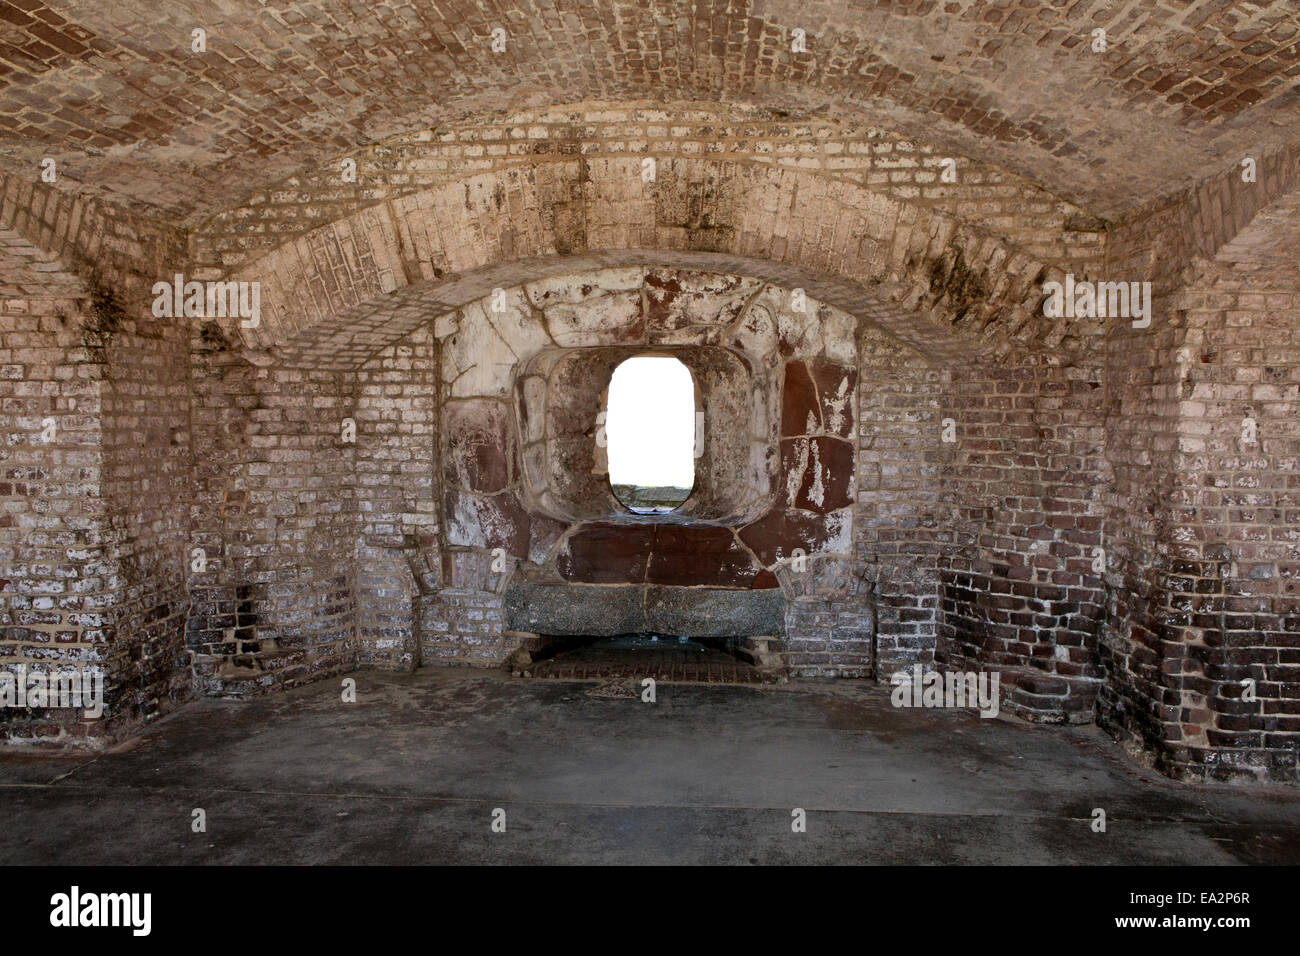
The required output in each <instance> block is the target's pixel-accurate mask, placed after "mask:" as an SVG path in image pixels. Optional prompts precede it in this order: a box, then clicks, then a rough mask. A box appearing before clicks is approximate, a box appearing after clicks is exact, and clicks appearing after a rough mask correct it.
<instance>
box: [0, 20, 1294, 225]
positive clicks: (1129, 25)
mask: <svg viewBox="0 0 1300 956" xmlns="http://www.w3.org/2000/svg"><path fill="white" fill-rule="evenodd" d="M497 26H502V27H505V28H506V29H507V30H508V31H509V42H508V49H507V52H506V53H503V54H494V53H492V52H491V51H490V49H489V39H488V37H489V33H490V31H491V29H492V28H493V27H497ZM1097 26H1102V27H1105V28H1106V29H1107V30H1108V33H1109V43H1110V48H1109V50H1108V52H1106V53H1104V54H1097V53H1092V52H1090V50H1089V49H1088V46H1089V44H1088V39H1089V32H1090V31H1091V30H1092V29H1093V28H1094V27H1097ZM195 27H202V28H204V29H206V30H207V31H208V35H209V50H208V52H207V53H206V54H195V53H191V52H190V32H191V30H192V29H193V28H195ZM793 27H800V28H802V29H804V30H806V31H807V35H808V38H809V52H808V53H802V54H800V53H791V52H790V44H789V34H788V30H789V29H790V28H793ZM1298 82H1300V8H1298V7H1297V5H1296V4H1295V2H1294V0H1275V2H1266V0H1255V2H1247V0H1192V2H1189V0H1073V2H1067V0H1052V2H1038V0H1020V2H1018V3H1017V2H1014V0H947V2H940V0H911V2H909V0H894V2H890V0H876V2H865V0H836V2H814V0H693V2H692V0H678V2H669V0H631V2H628V0H599V2H595V0H508V2H507V0H482V2H477V3H475V2H468V0H455V2H441V0H437V2H435V0H415V2H402V0H388V2H377V0H303V2H294V3H287V2H283V0H273V2H265V3H264V2H261V0H226V2H223V3H221V4H211V3H208V2H206V0H113V2H111V3H105V2H103V0H94V2H92V0H50V2H46V0H0V155H2V156H3V162H4V163H5V166H6V168H9V169H11V170H13V171H19V170H31V171H32V174H33V175H35V172H36V169H37V164H38V163H39V161H40V159H41V157H43V156H54V157H56V158H58V159H60V160H61V161H62V168H63V172H64V176H63V180H62V182H61V185H62V186H64V187H65V188H86V189H91V190H94V191H97V192H102V193H104V194H106V195H109V196H112V197H115V198H118V199H126V200H129V201H131V202H133V203H141V204H146V205H148V206H150V207H152V208H153V209H154V210H157V211H162V212H165V213H167V214H169V215H171V216H172V217H174V218H175V219H176V220H177V221H178V222H179V223H184V224H191V223H194V222H197V221H200V220H202V219H204V218H206V217H207V216H209V215H211V214H213V213H215V212H216V211H218V210H220V209H223V208H226V207H228V206H230V205H232V204H234V203H236V202H238V201H239V200H240V198H241V197H243V196H245V195H247V194H248V192H249V191H250V190H251V189H255V188H265V187H267V186H269V185H270V184H272V183H274V182H276V181H278V180H280V179H282V178H283V177H284V176H286V175H288V174H290V173H292V172H294V171H296V170H300V169H303V168H306V167H308V166H310V165H312V164H314V163H317V162H319V161H321V160H323V159H326V158H329V157H331V156H335V155H339V154H342V153H345V152H348V151H351V150H353V149H355V148H356V147H357V146H358V145H364V144H367V143H370V142H374V141H376V140H380V139H383V138H385V137H388V136H390V135H393V134H396V133H400V132H403V131H407V130H412V129H418V128H423V127H427V126H430V125H436V124H437V123H439V122H444V121H447V120H450V119H458V118H463V117H466V116H470V115H474V114H476V113H482V112H485V111H499V110H505V109H507V108H512V107H513V108H518V107H519V106H521V105H524V106H526V105H538V106H540V105H545V104H549V103H562V102H572V101H574V100H576V99H579V98H582V99H587V100H599V99H605V100H611V101H618V100H623V99H640V100H643V99H646V98H656V97H660V98H671V99H675V100H696V101H703V102H714V103H717V102H734V103H743V104H748V105H756V106H760V107H763V108H768V109H773V110H790V111H803V112H812V113H816V114H818V115H822V116H826V117H831V118H843V119H849V120H852V121H854V122H865V123H871V124H874V125H877V126H882V127H887V128H892V129H896V130H897V131H899V132H901V133H903V134H906V135H910V136H914V137H917V138H918V139H924V140H926V141H929V142H933V143H936V144H938V145H941V146H943V147H945V148H951V149H952V150H954V152H959V153H962V154H964V155H967V156H970V157H972V158H975V159H978V160H982V161H987V162H991V163H995V164H999V165H1002V166H1004V167H1005V168H1007V169H1010V170H1012V171H1014V172H1017V173H1019V174H1021V175H1023V176H1026V177H1027V178H1029V179H1031V180H1032V181H1034V182H1037V183H1039V184H1041V185H1043V186H1044V187H1045V188H1047V189H1049V190H1051V191H1052V192H1054V193H1056V194H1058V195H1060V196H1063V197H1065V198H1068V199H1070V200H1072V201H1074V202H1077V203H1078V204H1079V205H1080V206H1082V207H1084V208H1086V209H1088V210H1089V211H1091V212H1093V213H1095V214H1098V215H1112V214H1114V213H1116V212H1118V211H1121V210H1123V209H1126V208H1129V207H1131V206H1133V205H1135V204H1138V203H1140V202H1142V201H1144V200H1147V199H1151V198H1154V197H1156V196H1158V195H1163V194H1165V193H1168V192H1171V191H1173V190H1175V189H1177V188H1181V187H1183V186H1186V185H1188V184H1189V183H1190V182H1193V181H1195V180H1197V179H1200V178H1202V177H1203V176H1205V175H1207V174H1209V173H1211V172H1215V171H1217V170H1219V169H1221V168H1223V167H1224V166H1225V165H1227V164H1228V163H1231V162H1235V161H1236V160H1237V159H1238V158H1239V156H1240V155H1243V154H1245V153H1249V152H1255V151H1264V150H1266V149H1268V148H1271V147H1273V146H1276V145H1280V144H1282V143H1284V142H1289V141H1291V140H1293V139H1294V138H1295V137H1296V132H1295V130H1296V119H1297V118H1298V117H1300V92H1298V89H1297V86H1298Z"/></svg>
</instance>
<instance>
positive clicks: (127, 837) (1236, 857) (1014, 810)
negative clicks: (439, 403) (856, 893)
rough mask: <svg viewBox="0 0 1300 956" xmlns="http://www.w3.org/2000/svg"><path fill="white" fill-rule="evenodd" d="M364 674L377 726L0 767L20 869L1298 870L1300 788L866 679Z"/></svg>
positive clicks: (338, 723) (298, 697)
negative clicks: (1095, 820)
mask: <svg viewBox="0 0 1300 956" xmlns="http://www.w3.org/2000/svg"><path fill="white" fill-rule="evenodd" d="M353 676H354V677H355V679H356V681H357V689H358V702H357V703H356V704H344V703H342V702H341V701H340V694H339V686H340V682H339V680H337V679H335V680H328V681H324V682H321V683H317V684H313V685H311V686H308V687H303V688H299V689H297V690H293V691H289V692H287V693H283V694H279V695H275V696H270V697H265V698H261V699H257V700H253V701H248V702H236V701H219V700H202V701H199V702H196V703H194V704H192V705H190V706H188V707H186V708H184V709H183V710H181V711H179V712H177V713H176V714H174V715H172V716H170V717H168V718H167V719H165V720H164V721H162V722H160V723H158V724H156V725H154V726H152V727H151V728H149V730H148V732H147V733H146V734H144V735H143V736H141V737H138V738H136V739H134V740H131V741H129V742H127V743H126V744H123V745H122V746H120V747H119V748H117V750H115V751H114V752H111V753H106V754H103V755H101V756H98V757H89V756H84V755H83V756H81V757H68V756H60V757H51V756H36V755H31V754H17V753H12V752H11V753H6V754H0V819H2V820H3V825H0V863H4V864H14V863H62V864H103V863H128V864H129V863H182V864H197V863H314V864H316V863H544V862H545V863H550V862H559V863H592V862H600V863H739V864H744V863H763V864H772V863H895V864H926V863H929V864H948V863H1031V864H1037V863H1087V864H1102V863H1104V864H1116V863H1144V864H1145V863H1156V864H1163V863H1197V864H1206V863H1209V864H1215V863H1219V864H1231V863H1297V862H1300V791H1295V790H1291V789H1289V788H1270V789H1256V790H1247V789H1243V788H1228V787H1222V786H1215V787H1205V786H1192V785H1186V784H1178V783H1174V782H1172V781H1169V780H1166V779H1164V778H1163V777H1160V776H1159V775H1157V774H1155V773H1152V772H1150V771H1147V770H1144V769H1141V768H1139V767H1138V766H1137V765H1135V764H1134V763H1132V762H1131V761H1129V760H1128V759H1127V758H1125V757H1124V756H1123V755H1122V754H1121V753H1120V751H1119V750H1118V748H1117V747H1116V746H1115V745H1114V744H1112V743H1111V742H1110V741H1109V740H1108V738H1106V737H1105V736H1104V735H1103V734H1102V733H1101V732H1100V731H1098V730H1097V729H1096V728H1060V727H1039V726H1032V725H1028V724H1023V723H1020V722H1017V721H1015V720H1011V719H1004V718H996V719H991V720H981V719H980V718H979V717H977V716H976V715H974V714H973V713H971V712H956V711H921V710H907V711H902V710H895V709H894V708H892V707H891V706H890V703H889V695H888V688H884V687H879V686H876V685H872V684H867V683H864V682H856V681H839V682H830V683H812V682H793V683H791V684H788V685H784V686H780V687H749V686H716V687H710V686H700V685H663V684H661V685H660V686H659V693H658V702H657V703H655V704H646V703H642V702H641V701H640V700H639V699H638V698H634V697H619V696H602V695H607V694H610V693H617V690H613V691H611V690H609V689H600V688H599V687H598V685H595V684H591V683H586V684H582V683H568V682H563V681H549V680H548V681H540V680H532V681H530V680H522V679H512V678H510V677H507V676H505V675H503V674H500V673H496V672H492V673H484V672H473V671H465V670H441V669H431V670H422V671H420V672H418V673H416V674H413V675H396V674H387V673H378V672H362V673H359V674H355V675H353ZM196 807H201V808H203V809H204V810H206V812H207V828H208V830H207V833H205V834H196V833H193V832H191V813H192V810H193V809H194V808H196ZM496 807H501V808H504V809H505V810H506V814H507V816H506V823H507V829H506V832H505V833H493V832H492V831H491V828H490V822H491V814H492V811H493V809H494V808H496ZM795 807H801V808H804V809H805V810H806V811H807V815H808V823H807V832H806V833H803V834H796V833H792V832H791V827H790V821H791V809H792V808H795ZM1094 807H1101V808H1104V809H1105V810H1106V813H1107V817H1108V823H1109V825H1108V829H1107V832H1106V833H1104V834H1098V833H1093V832H1092V830H1091V828H1090V826H1089V823H1090V820H1091V814H1092V810H1093V808H1094Z"/></svg>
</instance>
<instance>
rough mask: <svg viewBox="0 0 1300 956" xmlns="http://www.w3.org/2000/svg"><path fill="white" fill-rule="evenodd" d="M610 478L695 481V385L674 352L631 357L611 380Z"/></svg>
mask: <svg viewBox="0 0 1300 956" xmlns="http://www.w3.org/2000/svg"><path fill="white" fill-rule="evenodd" d="M605 438H606V450H607V451H608V452H609V481H610V484H614V485H639V486H641V487H645V486H663V485H667V486H671V487H674V488H690V487H691V486H692V485H693V484H694V483H695V385H694V383H693V382H692V381H691V373H690V371H689V370H688V369H687V368H686V366H685V365H683V364H682V363H681V362H679V361H677V359H675V358H667V357H664V356H651V355H645V356H640V357H637V358H630V359H628V360H627V361H626V362H624V363H623V364H622V365H620V366H619V367H618V368H616V369H614V374H613V376H612V377H611V378H610V382H609V414H608V416H606V419H605Z"/></svg>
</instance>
